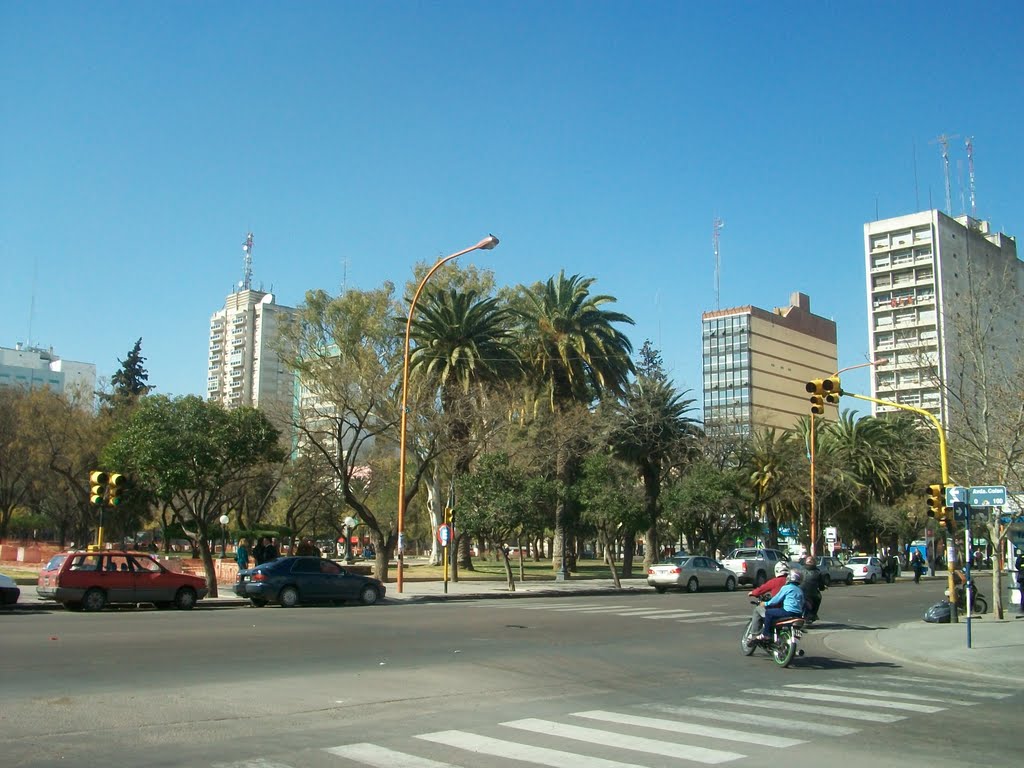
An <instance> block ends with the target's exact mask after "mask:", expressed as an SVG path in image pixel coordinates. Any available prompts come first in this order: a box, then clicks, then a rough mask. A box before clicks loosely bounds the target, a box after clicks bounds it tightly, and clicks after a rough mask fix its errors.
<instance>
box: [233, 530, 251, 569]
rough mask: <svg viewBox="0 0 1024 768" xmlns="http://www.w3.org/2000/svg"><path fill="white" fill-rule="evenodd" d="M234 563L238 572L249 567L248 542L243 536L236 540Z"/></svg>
mask: <svg viewBox="0 0 1024 768" xmlns="http://www.w3.org/2000/svg"><path fill="white" fill-rule="evenodd" d="M235 562H236V563H238V570H239V572H241V571H244V570H246V569H247V568H248V567H249V540H248V539H247V538H245V537H244V536H243V537H242V538H241V539H239V540H238V546H237V547H236V548H235Z"/></svg>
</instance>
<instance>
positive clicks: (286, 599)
mask: <svg viewBox="0 0 1024 768" xmlns="http://www.w3.org/2000/svg"><path fill="white" fill-rule="evenodd" d="M277 602H279V603H280V604H281V607H282V608H294V607H295V606H296V605H298V604H299V590H297V589H296V588H295V587H285V588H284V589H282V590H281V594H279V595H278V596H277Z"/></svg>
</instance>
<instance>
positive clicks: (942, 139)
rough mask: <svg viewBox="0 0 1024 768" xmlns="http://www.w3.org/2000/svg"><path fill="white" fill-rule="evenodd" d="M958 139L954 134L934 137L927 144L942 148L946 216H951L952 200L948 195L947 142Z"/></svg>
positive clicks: (958, 135) (956, 134)
mask: <svg viewBox="0 0 1024 768" xmlns="http://www.w3.org/2000/svg"><path fill="white" fill-rule="evenodd" d="M959 138H960V134H959V133H954V134H953V135H952V136H947V135H946V134H942V135H941V136H936V137H935V138H934V139H932V140H931V141H930V142H929V143H930V144H938V145H939V146H940V147H942V170H943V173H944V174H945V177H946V214H947V215H948V216H952V215H953V200H952V198H951V196H950V193H949V142H950V139H959Z"/></svg>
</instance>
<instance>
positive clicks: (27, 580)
mask: <svg viewBox="0 0 1024 768" xmlns="http://www.w3.org/2000/svg"><path fill="white" fill-rule="evenodd" d="M40 568H42V563H40V564H39V565H37V566H35V567H33V566H25V565H5V566H3V567H2V568H0V573H2V574H3V575H4V576H10V577H11V578H12V579H14V583H15V584H18V585H25V584H35V583H36V582H37V581H38V580H39V569H40Z"/></svg>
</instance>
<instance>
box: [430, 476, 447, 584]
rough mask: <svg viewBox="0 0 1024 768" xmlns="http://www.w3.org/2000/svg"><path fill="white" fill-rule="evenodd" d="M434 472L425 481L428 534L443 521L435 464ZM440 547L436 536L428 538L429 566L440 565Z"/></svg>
mask: <svg viewBox="0 0 1024 768" xmlns="http://www.w3.org/2000/svg"><path fill="white" fill-rule="evenodd" d="M434 467H435V468H434V471H433V472H431V473H430V479H429V480H428V481H427V484H426V485H427V512H428V513H429V514H430V532H431V533H432V534H433V533H436V532H437V527H438V526H439V525H441V524H442V523H443V522H444V521H445V520H444V502H445V498H444V495H443V494H442V492H441V478H440V476H439V475H440V472H439V470H438V468H437V462H434ZM442 549H443V548H442V547H441V544H440V542H438V540H437V536H433V535H432V536H431V537H430V564H431V565H440V564H441V551H442Z"/></svg>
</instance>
